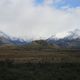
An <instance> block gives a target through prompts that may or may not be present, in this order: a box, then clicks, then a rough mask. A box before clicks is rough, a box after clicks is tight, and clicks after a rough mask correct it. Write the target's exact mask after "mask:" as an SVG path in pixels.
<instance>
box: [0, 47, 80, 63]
mask: <svg viewBox="0 0 80 80" xmlns="http://www.w3.org/2000/svg"><path fill="white" fill-rule="evenodd" d="M0 60H1V61H4V60H11V61H14V62H22V63H30V62H31V63H46V62H49V63H59V62H75V63H78V62H80V50H79V49H42V50H36V49H34V50H32V49H31V50H27V49H22V48H0Z"/></svg>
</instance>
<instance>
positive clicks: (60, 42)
mask: <svg viewBox="0 0 80 80" xmlns="http://www.w3.org/2000/svg"><path fill="white" fill-rule="evenodd" d="M38 41H39V40H38ZM45 41H46V42H47V43H48V44H50V45H56V46H58V47H63V48H72V47H74V48H80V30H79V29H75V30H74V31H69V32H67V35H65V37H63V38H57V37H56V36H51V37H49V38H48V39H46V40H44V41H43V43H44V42H45ZM31 42H33V41H28V40H23V39H20V38H13V37H12V38H11V37H9V36H8V35H6V34H5V33H4V32H2V31H0V46H1V45H18V46H21V45H29V44H28V43H30V44H31ZM40 43H41V42H40ZM40 43H39V44H40ZM37 44H38V43H37Z"/></svg>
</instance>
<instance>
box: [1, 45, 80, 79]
mask: <svg viewBox="0 0 80 80" xmlns="http://www.w3.org/2000/svg"><path fill="white" fill-rule="evenodd" d="M0 80H80V50H78V49H66V50H65V49H39V50H36V49H30V50H28V49H24V48H14V47H7V48H3V47H2V48H0Z"/></svg>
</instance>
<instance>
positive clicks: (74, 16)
mask: <svg viewBox="0 0 80 80" xmlns="http://www.w3.org/2000/svg"><path fill="white" fill-rule="evenodd" d="M55 1H58V2H59V1H60V0H45V1H44V4H43V5H39V6H38V5H37V6H35V1H34V0H7V1H6V0H0V29H1V30H2V31H4V32H6V33H7V34H9V35H11V36H16V37H22V38H35V39H38V38H40V37H43V38H47V37H49V36H51V35H54V34H56V33H60V32H63V31H68V30H70V29H75V28H79V26H80V7H76V8H67V9H66V10H65V8H63V9H62V10H61V9H57V8H56V7H55V6H53V7H51V6H50V5H49V4H53V3H54V2H55ZM63 7H65V6H63Z"/></svg>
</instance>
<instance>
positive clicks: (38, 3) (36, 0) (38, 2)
mask: <svg viewBox="0 0 80 80" xmlns="http://www.w3.org/2000/svg"><path fill="white" fill-rule="evenodd" d="M43 3H44V0H35V4H36V5H42V4H43Z"/></svg>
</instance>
